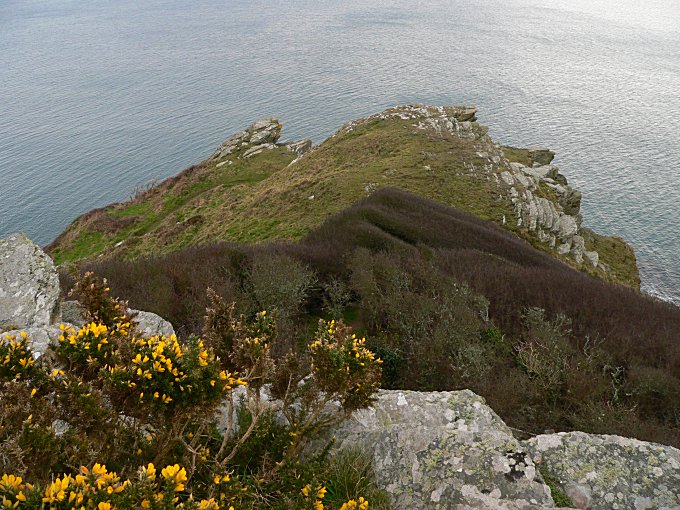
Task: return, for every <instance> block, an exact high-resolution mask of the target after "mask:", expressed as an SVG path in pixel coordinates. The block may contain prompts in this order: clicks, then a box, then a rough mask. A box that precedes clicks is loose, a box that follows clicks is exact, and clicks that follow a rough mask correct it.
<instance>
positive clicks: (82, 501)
mask: <svg viewBox="0 0 680 510" xmlns="http://www.w3.org/2000/svg"><path fill="white" fill-rule="evenodd" d="M186 483H187V472H186V470H185V469H184V468H183V467H181V466H179V465H178V464H174V465H169V466H166V467H165V468H163V469H161V476H157V472H156V467H155V466H154V465H153V464H148V465H147V466H146V467H142V468H140V470H139V476H138V477H137V478H136V479H134V480H132V481H131V480H125V481H121V479H120V477H119V476H118V475H117V474H116V473H114V472H110V471H108V470H107V469H106V466H105V465H103V464H95V465H94V466H93V467H92V468H91V469H88V468H87V467H84V466H83V467H81V468H80V470H79V473H78V474H77V475H75V476H71V475H63V476H58V477H56V478H55V479H54V480H53V481H52V483H50V484H49V485H48V486H47V487H45V488H44V489H34V487H33V486H32V485H31V484H28V483H24V482H23V480H22V478H21V477H18V476H15V475H7V474H5V475H2V478H0V498H1V499H0V501H1V503H2V508H4V509H18V508H20V507H21V508H36V509H37V508H44V509H47V508H49V509H52V510H62V509H64V510H65V509H69V510H86V509H87V510H92V509H96V510H115V509H116V508H143V509H149V508H151V507H152V501H155V502H157V503H158V502H161V501H164V500H166V497H167V496H169V495H170V494H176V493H180V492H182V491H185V488H186ZM34 490H35V491H37V493H35V494H34V493H33V492H32V491H34ZM183 499H184V502H181V501H180V499H179V498H178V497H177V496H170V499H167V501H168V502H170V500H172V505H171V506H170V508H184V509H194V508H197V509H199V510H219V509H220V508H227V506H224V505H220V504H219V503H218V502H217V501H216V500H215V499H213V498H210V499H202V500H200V501H194V500H193V499H192V497H191V495H188V501H187V500H186V496H185V497H184V498H183ZM29 500H30V501H31V502H32V504H30V505H28V506H25V505H26V504H27V501H29ZM22 504H23V505H24V506H20V505H22ZM164 507H165V506H164ZM228 508H229V510H234V508H233V507H228Z"/></svg>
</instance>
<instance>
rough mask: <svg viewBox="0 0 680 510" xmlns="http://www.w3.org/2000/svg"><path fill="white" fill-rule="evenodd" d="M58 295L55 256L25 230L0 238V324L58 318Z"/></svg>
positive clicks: (16, 324)
mask: <svg viewBox="0 0 680 510" xmlns="http://www.w3.org/2000/svg"><path fill="white" fill-rule="evenodd" d="M58 299H59V277H58V276H57V271H56V269H55V267H54V263H53V262H52V259H51V258H50V257H48V256H47V255H46V254H45V253H44V252H43V251H42V250H41V249H40V247H39V246H37V245H36V244H34V243H33V242H32V241H31V240H30V239H28V238H27V237H26V236H25V235H24V234H12V235H10V236H9V237H7V238H5V239H0V328H3V329H7V328H8V327H16V328H32V327H37V328H39V327H43V326H47V325H49V324H51V323H52V322H53V320H54V319H56V315H57V314H58Z"/></svg>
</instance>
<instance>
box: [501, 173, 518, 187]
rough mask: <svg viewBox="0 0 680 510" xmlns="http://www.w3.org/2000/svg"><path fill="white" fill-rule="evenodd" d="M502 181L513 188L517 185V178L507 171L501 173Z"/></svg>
mask: <svg viewBox="0 0 680 510" xmlns="http://www.w3.org/2000/svg"><path fill="white" fill-rule="evenodd" d="M501 179H503V182H505V184H507V185H508V186H512V185H514V184H515V178H514V177H513V176H512V174H511V173H510V172H508V171H507V170H505V171H503V172H501Z"/></svg>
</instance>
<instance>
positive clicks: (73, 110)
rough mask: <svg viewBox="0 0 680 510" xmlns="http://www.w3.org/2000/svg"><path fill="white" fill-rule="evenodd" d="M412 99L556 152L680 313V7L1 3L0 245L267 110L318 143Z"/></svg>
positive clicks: (665, 1)
mask: <svg viewBox="0 0 680 510" xmlns="http://www.w3.org/2000/svg"><path fill="white" fill-rule="evenodd" d="M402 103H426V104H436V105H448V104H457V105H458V104H464V105H476V106H477V108H478V118H479V120H480V121H481V122H482V123H484V124H486V125H488V126H489V128H490V134H491V136H492V137H493V138H494V140H496V141H497V142H501V143H504V144H509V145H514V146H521V147H525V146H547V147H550V148H552V149H553V150H555V151H556V152H557V157H556V158H555V164H557V165H558V166H559V167H560V170H561V172H562V173H563V174H565V175H566V176H567V177H568V179H569V181H570V183H571V184H572V185H574V186H575V187H577V188H578V189H580V190H581V191H582V192H583V196H584V198H583V204H582V212H583V216H584V223H585V225H587V226H589V227H591V228H593V229H595V230H597V231H598V232H601V233H604V234H615V235H618V236H621V237H623V238H625V239H626V240H627V241H629V242H630V243H631V244H632V245H633V246H634V248H635V252H636V254H637V257H638V260H639V266H640V271H641V275H642V281H643V289H644V290H645V291H646V292H648V293H650V294H653V295H655V296H658V297H660V298H662V299H666V300H671V301H675V302H676V303H678V304H680V2H678V0H644V1H640V0H390V1H388V0H371V1H365V0H325V1H321V0H287V1H285V2H284V1H280V2H279V1H267V2H265V1H262V0H192V1H191V2H187V1H184V0H182V1H180V0H144V1H140V0H0V237H2V236H4V235H6V234H9V233H11V232H14V231H23V232H25V233H26V234H27V235H28V236H29V237H31V238H32V239H34V240H35V241H36V242H37V243H39V244H42V245H44V244H47V243H49V242H50V241H51V240H52V239H54V238H55V237H56V236H57V235H58V234H59V233H60V232H61V231H62V230H63V229H64V228H65V227H66V226H67V225H68V224H69V222H71V221H72V220H73V219H75V218H76V217H77V216H78V215H79V214H81V213H83V212H86V211H88V210H90V209H92V208H95V207H101V206H104V205H106V204H108V203H111V202H116V201H121V200H125V199H127V198H129V197H130V196H131V195H132V194H134V192H135V189H138V188H139V187H143V186H145V185H146V184H148V183H150V182H153V181H154V180H158V179H163V178H165V177H168V176H170V175H173V174H175V173H177V172H178V171H180V170H182V169H183V168H185V167H187V166H189V165H191V164H192V163H195V162H198V161H200V160H202V159H204V158H205V157H207V156H208V155H209V154H210V153H211V151H212V149H213V148H215V147H216V146H217V145H218V144H219V143H221V142H222V141H223V140H224V139H226V138H227V137H228V136H229V135H230V134H232V133H233V132H235V131H237V130H240V129H242V128H244V127H246V126H247V125H249V124H250V123H251V122H252V121H254V120H256V119H258V118H261V117H264V116H277V117H279V118H280V119H281V121H282V123H283V124H284V133H283V135H284V138H285V139H299V138H305V137H310V138H312V139H313V140H314V142H315V143H319V142H321V141H323V140H324V139H325V138H326V137H327V136H329V135H330V134H331V133H333V132H334V131H335V130H336V129H337V128H339V127H340V126H341V125H342V124H343V123H344V122H346V121H349V120H352V119H354V118H357V117H359V116H363V115H368V114H371V113H375V112H377V111H380V110H382V109H384V108H386V107H389V106H393V105H396V104H402Z"/></svg>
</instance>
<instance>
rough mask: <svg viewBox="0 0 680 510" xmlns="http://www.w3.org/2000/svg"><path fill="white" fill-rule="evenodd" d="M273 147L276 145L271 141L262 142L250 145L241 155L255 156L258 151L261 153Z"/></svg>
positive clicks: (246, 156)
mask: <svg viewBox="0 0 680 510" xmlns="http://www.w3.org/2000/svg"><path fill="white" fill-rule="evenodd" d="M274 148H276V145H274V144H273V143H263V144H260V145H253V146H252V147H250V148H249V149H247V150H246V151H245V152H244V153H243V157H244V158H250V157H252V156H256V155H257V154H260V153H262V152H264V151H266V150H272V149H274Z"/></svg>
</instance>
